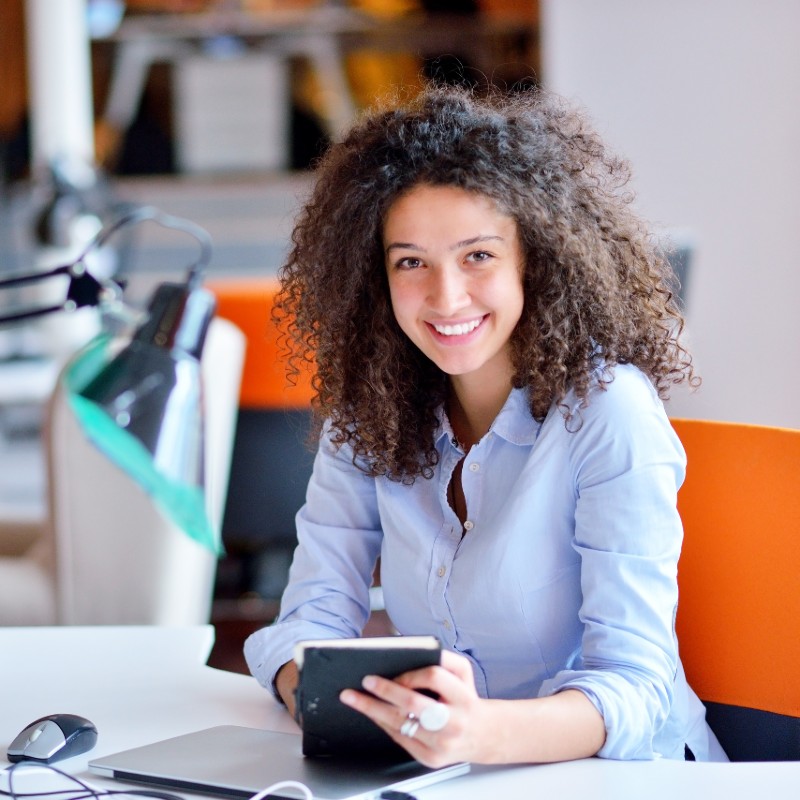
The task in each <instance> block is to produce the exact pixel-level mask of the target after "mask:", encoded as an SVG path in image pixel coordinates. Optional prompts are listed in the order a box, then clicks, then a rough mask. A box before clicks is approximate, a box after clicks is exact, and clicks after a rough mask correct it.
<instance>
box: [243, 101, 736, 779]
mask: <svg viewBox="0 0 800 800" xmlns="http://www.w3.org/2000/svg"><path fill="white" fill-rule="evenodd" d="M627 179H628V170H627V168H626V164H625V163H624V162H623V161H621V160H620V159H618V158H616V157H615V156H613V155H612V154H610V153H609V152H608V151H607V149H606V148H605V147H604V145H603V144H602V142H601V141H600V140H599V139H598V137H597V136H596V134H595V133H594V132H593V131H592V130H591V129H590V128H589V127H588V126H587V124H586V123H585V121H584V120H583V119H582V118H581V116H580V115H579V114H577V113H576V112H574V111H572V110H570V109H569V108H567V107H566V106H565V105H564V104H563V103H562V102H561V101H559V100H557V99H555V98H552V97H548V96H546V95H544V94H543V93H529V94H523V95H520V96H517V97H506V96H499V95H498V96H491V97H488V98H483V99H481V98H478V97H477V96H473V95H471V94H469V93H466V92H464V91H462V90H455V89H441V88H439V89H435V88H434V89H429V90H426V91H425V92H424V93H423V94H422V95H421V96H419V97H418V98H416V99H415V100H413V101H412V102H410V103H409V104H407V105H404V106H403V105H398V106H395V107H391V108H388V109H385V110H376V111H375V112H373V113H371V114H370V115H368V116H366V117H365V118H364V119H363V120H362V121H361V122H359V123H358V124H357V125H356V126H355V127H354V129H353V130H352V131H351V132H350V134H349V135H348V136H347V137H346V138H345V139H344V141H343V142H341V143H340V144H337V145H335V146H334V147H333V148H332V149H331V150H330V152H329V153H328V154H327V156H326V157H325V159H324V160H323V162H322V163H321V165H320V168H319V176H318V180H317V182H316V187H315V190H314V192H313V194H312V196H311V198H310V200H309V201H308V203H307V204H306V206H305V208H304V210H303V212H302V213H301V215H300V217H299V221H298V223H297V227H296V229H295V232H294V236H293V243H294V245H293V249H292V251H291V253H290V255H289V258H288V261H287V263H286V265H285V266H284V268H283V272H282V281H283V291H282V297H281V301H280V304H279V308H280V312H281V313H282V314H283V316H284V319H285V320H287V327H288V332H289V335H290V339H291V341H292V343H293V345H294V357H295V362H294V363H295V364H297V363H298V361H297V359H299V361H303V360H305V359H309V358H311V357H312V355H313V357H314V358H315V359H316V364H317V370H318V371H317V376H316V387H317V391H318V397H317V411H318V414H319V419H320V445H319V450H318V454H317V457H316V461H315V467H314V474H313V477H312V479H311V482H310V485H309V487H308V494H307V502H306V505H305V506H304V507H303V509H302V510H301V511H300V512H299V514H298V517H297V527H298V539H299V546H298V548H297V551H296V553H295V558H294V563H293V566H292V570H291V574H290V581H289V586H288V588H287V589H286V592H285V594H284V597H283V600H282V604H281V612H280V616H279V618H278V620H277V621H276V624H274V625H273V626H271V627H269V628H266V629H264V630H262V631H259V632H257V633H255V634H254V635H253V636H251V637H250V639H249V640H248V641H247V643H246V646H245V653H246V657H247V660H248V664H249V666H250V669H251V670H252V672H253V674H254V675H255V676H256V677H257V678H258V680H259V681H260V682H261V683H262V684H263V685H264V686H265V687H267V688H268V689H270V690H272V691H275V692H276V694H277V695H278V696H279V697H280V698H282V699H283V701H284V702H285V703H286V704H287V706H289V708H290V709H292V707H293V698H292V690H293V688H294V686H295V684H296V679H297V675H296V670H295V667H294V664H293V662H292V661H291V655H292V648H293V646H294V644H295V643H296V642H297V641H300V640H303V639H319V638H325V637H346V636H357V635H359V634H360V632H361V630H362V628H363V626H364V624H365V621H366V619H367V616H368V614H369V600H368V589H369V586H370V583H371V577H372V573H373V567H374V565H375V562H376V559H377V558H378V556H380V564H381V584H382V587H383V593H384V598H385V603H386V609H387V611H388V614H389V616H390V618H391V620H392V623H393V624H394V626H395V627H396V629H397V630H398V631H399V632H400V633H401V634H422V633H429V634H435V635H436V636H438V637H439V638H440V639H441V641H442V642H443V644H444V647H445V650H446V652H445V653H444V656H443V659H442V664H441V666H440V667H435V668H431V669H425V670H420V671H416V672H411V673H408V674H406V675H403V676H401V677H400V678H398V679H397V680H395V681H387V680H383V679H379V678H376V677H370V678H368V679H367V681H366V682H365V685H364V688H365V689H366V690H367V691H366V692H363V693H362V692H355V691H347V692H344V693H343V694H342V697H341V700H342V702H343V703H346V704H347V705H349V706H351V707H353V708H355V709H357V710H358V711H360V712H361V713H364V714H366V715H367V716H369V717H370V718H371V719H372V720H374V721H375V722H376V723H377V724H378V725H380V726H381V727H382V728H383V729H384V730H386V731H387V732H388V733H389V734H390V735H391V736H392V737H393V738H394V739H395V740H396V741H397V742H399V743H400V744H401V745H403V747H405V748H406V750H407V751H408V752H409V753H410V754H411V755H412V756H413V757H414V758H416V759H418V760H419V761H421V762H423V763H425V764H428V765H432V766H439V765H443V764H446V763H450V762H454V761H460V760H465V761H471V762H476V763H500V762H542V761H556V760H563V759H571V758H580V757H584V756H590V755H594V754H598V755H600V756H604V757H608V758H617V759H648V758H656V757H659V756H664V757H668V758H681V759H682V758H684V757H687V754H688V755H689V757H696V758H698V759H710V758H724V754H723V753H722V751H721V750H720V748H719V745H718V744H717V743H716V740H715V739H714V737H713V734H711V732H710V730H709V729H708V727H707V725H706V723H705V715H704V709H703V707H702V705H701V703H700V702H699V700H698V699H697V697H696V696H695V695H694V693H693V692H692V691H691V689H690V688H689V687H688V685H687V683H686V679H685V677H684V674H683V671H682V668H681V664H680V659H679V656H678V644H677V641H676V638H675V632H674V619H675V613H676V608H677V602H678V591H677V582H676V570H677V561H678V556H679V553H680V547H681V535H682V532H681V522H680V518H679V516H678V513H677V511H676V493H677V490H678V487H679V486H680V484H681V482H682V480H683V475H684V460H685V459H684V453H683V450H682V448H681V445H680V442H679V441H678V439H677V437H676V436H675V434H674V432H673V430H672V428H671V426H670V424H669V421H668V419H667V417H666V415H665V412H664V409H663V406H662V402H661V399H662V398H664V397H665V396H666V395H667V393H668V390H669V388H670V387H671V386H672V385H673V384H676V383H680V382H683V381H685V382H689V383H694V382H696V378H695V377H694V374H693V370H692V365H691V359H690V357H689V355H688V354H687V352H686V351H685V350H684V348H683V347H682V345H681V343H680V341H679V338H678V337H679V334H680V333H681V330H682V326H683V321H682V318H681V315H680V312H679V310H678V308H677V307H676V304H675V299H674V296H673V285H672V280H673V278H672V273H671V271H670V269H669V267H668V264H667V263H666V261H665V260H664V258H663V256H662V255H661V254H660V253H659V250H658V248H657V247H656V246H655V244H654V242H653V240H652V238H651V237H650V236H649V234H648V232H647V231H646V229H645V227H644V226H643V224H642V222H641V221H640V220H639V219H638V218H637V217H636V215H635V214H634V213H633V212H632V211H631V209H630V196H629V195H628V194H626V193H625V191H624V187H625V184H626V181H627ZM417 689H428V690H432V691H433V692H435V693H437V694H438V696H439V701H438V702H435V701H434V700H432V699H431V698H430V697H429V696H426V695H424V694H422V693H420V692H418V691H416V690H417Z"/></svg>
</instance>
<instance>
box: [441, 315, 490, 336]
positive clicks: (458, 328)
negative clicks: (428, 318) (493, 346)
mask: <svg viewBox="0 0 800 800" xmlns="http://www.w3.org/2000/svg"><path fill="white" fill-rule="evenodd" d="M481 322H482V320H480V319H474V320H472V322H462V323H461V324H460V325H436V324H434V325H433V327H434V328H435V329H436V333H440V334H441V335H442V336H463V335H464V334H465V333H470V332H471V331H474V330H475V328H477V327H478V325H480V324H481Z"/></svg>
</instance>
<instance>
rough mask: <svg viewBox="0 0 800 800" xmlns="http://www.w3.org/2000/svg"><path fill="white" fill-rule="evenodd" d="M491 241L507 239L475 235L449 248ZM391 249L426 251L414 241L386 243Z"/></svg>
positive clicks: (456, 248) (493, 235)
mask: <svg viewBox="0 0 800 800" xmlns="http://www.w3.org/2000/svg"><path fill="white" fill-rule="evenodd" d="M490 241H497V242H504V241H505V239H504V238H503V237H502V236H497V235H495V234H485V235H482V236H473V237H472V238H471V239H462V240H461V241H460V242H456V243H455V244H452V245H450V247H449V248H448V249H449V250H458V249H459V248H460V247H469V246H470V245H473V244H480V243H481V242H490ZM391 250H419V252H420V253H424V252H426V251H425V248H424V247H421V246H420V245H418V244H414V243H413V242H392V243H391V244H388V245H386V252H387V253H389V252H390V251H391Z"/></svg>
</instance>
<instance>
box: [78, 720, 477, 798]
mask: <svg viewBox="0 0 800 800" xmlns="http://www.w3.org/2000/svg"><path fill="white" fill-rule="evenodd" d="M89 769H90V771H91V772H94V773H95V774H97V775H102V776H104V777H107V778H116V779H118V780H121V781H127V782H133V783H145V784H149V785H153V786H159V787H161V788H171V789H177V790H179V791H180V790H184V791H193V792H204V793H208V794H213V795H219V796H222V797H237V798H239V797H250V796H251V795H253V794H256V793H257V792H260V791H261V790H262V789H266V788H267V787H268V786H272V785H273V784H275V783H279V782H282V781H299V782H301V783H304V784H305V785H306V786H308V788H309V789H310V790H311V792H312V794H313V796H314V800H373V798H375V799H376V800H377V798H380V797H381V793H382V792H384V791H387V790H395V791H403V792H411V791H415V790H417V789H421V788H423V787H424V786H428V785H430V784H433V783H437V782H438V781H442V780H445V779H447V778H452V777H455V776H456V775H463V774H464V773H466V772H468V771H469V764H463V763H462V764H454V765H452V766H449V767H444V768H442V769H429V768H428V767H424V766H423V765H422V764H420V763H418V762H416V761H405V762H401V763H397V762H375V761H361V762H358V761H345V760H342V759H339V758H306V757H305V756H303V755H302V753H301V751H300V737H299V736H298V735H297V734H292V733H279V732H277V731H264V730H257V729H255V728H243V727H238V726H234V725H221V726H218V727H216V728H208V729H206V730H202V731H197V732H196V733H189V734H185V735H183V736H177V737H175V738H174V739H166V740H164V741H161V742H156V743H154V744H149V745H145V746H144V747H137V748H135V749H133V750H125V751H123V752H121V753H116V754H114V755H110V756H104V757H102V758H97V759H94V760H92V761H90V762H89ZM389 796H391V795H389ZM302 797H303V794H302V792H300V791H299V790H297V789H293V788H286V789H280V790H278V791H277V793H275V794H270V800H272V798H275V799H276V800H277V799H278V798H283V800H296V799H297V798H302Z"/></svg>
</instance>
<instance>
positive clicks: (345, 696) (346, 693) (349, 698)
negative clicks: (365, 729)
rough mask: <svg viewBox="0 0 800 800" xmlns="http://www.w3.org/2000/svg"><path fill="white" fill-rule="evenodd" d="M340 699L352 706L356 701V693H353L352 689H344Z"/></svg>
mask: <svg viewBox="0 0 800 800" xmlns="http://www.w3.org/2000/svg"><path fill="white" fill-rule="evenodd" d="M339 699H340V700H341V701H342V702H343V703H344V704H345V705H346V706H352V705H353V703H354V702H355V699H356V693H355V692H353V691H351V690H350V689H344V690H343V691H342V692H341V693H340V694H339Z"/></svg>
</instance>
